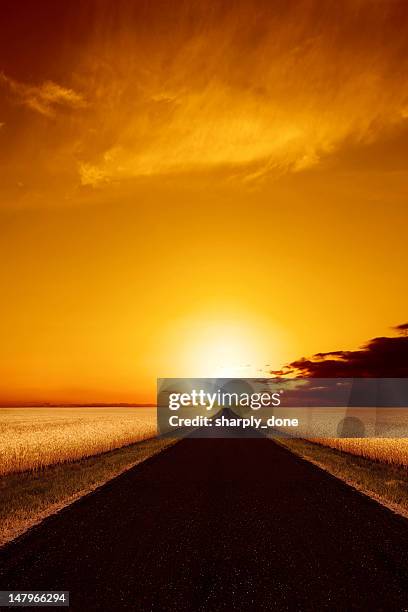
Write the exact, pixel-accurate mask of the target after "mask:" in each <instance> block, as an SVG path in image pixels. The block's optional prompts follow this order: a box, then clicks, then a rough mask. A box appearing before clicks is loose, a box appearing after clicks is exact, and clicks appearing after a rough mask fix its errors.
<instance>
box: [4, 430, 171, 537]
mask: <svg viewBox="0 0 408 612" xmlns="http://www.w3.org/2000/svg"><path fill="white" fill-rule="evenodd" d="M174 443H175V440H169V439H166V440H161V439H158V438H151V439H149V440H145V441H143V442H137V443H136V444H132V445H130V446H125V447H122V448H119V449H116V450H113V451H110V452H107V453H103V454H101V455H97V456H95V457H89V458H87V459H82V460H80V461H75V462H72V463H65V464H57V465H53V466H49V467H45V468H43V469H42V470H38V471H35V472H32V471H29V472H22V473H17V474H9V475H6V476H2V477H0V496H1V500H2V503H1V506H0V546H2V545H4V544H5V543H6V542H8V541H10V540H13V539H14V538H16V537H17V536H19V535H21V534H22V533H24V532H25V531H26V530H27V529H29V528H30V527H32V526H33V525H35V524H37V523H39V522H40V521H41V520H43V519H44V518H46V517H47V516H50V515H51V514H54V513H55V512H57V511H58V510H60V509H61V508H63V507H65V506H67V505H69V504H71V503H72V502H74V501H75V500H77V499H79V498H80V497H82V496H83V495H85V494H86V493H90V492H91V491H93V490H94V489H96V488H97V487H99V486H101V485H102V484H104V483H105V482H107V481H108V480H111V479H112V478H114V477H115V476H118V475H119V474H121V473H122V472H124V471H125V470H128V469H129V468H131V467H133V466H135V465H137V464H138V463H141V462H142V461H144V460H145V459H148V458H149V457H151V456H153V455H155V454H157V453H160V452H161V451H163V450H164V449H165V448H167V447H168V446H170V445H172V444H174Z"/></svg>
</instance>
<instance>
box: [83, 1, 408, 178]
mask: <svg viewBox="0 0 408 612" xmlns="http://www.w3.org/2000/svg"><path fill="white" fill-rule="evenodd" d="M190 4H191V3H188V2H187V3H185V5H184V4H183V6H181V5H178V6H177V10H176V11H175V12H174V14H169V16H168V19H169V20H170V22H171V23H172V20H173V21H174V28H172V27H169V28H168V31H169V34H168V35H167V33H166V32H165V33H164V34H163V36H162V37H161V38H160V40H159V39H158V38H156V37H153V38H152V39H151V40H149V37H146V36H145V34H144V32H143V30H142V32H141V33H140V36H139V35H138V32H137V31H133V30H132V31H131V30H130V27H129V26H127V25H126V24H133V25H132V27H133V28H135V30H137V29H138V27H139V26H138V24H140V23H146V24H149V27H151V31H154V30H155V23H156V20H157V13H156V12H155V11H153V10H152V11H151V12H150V11H149V10H147V12H146V14H143V19H142V18H141V16H140V15H138V17H139V18H138V19H136V18H135V15H134V14H133V13H132V14H129V13H131V12H132V11H133V10H134V9H133V8H131V7H130V8H126V6H127V5H121V9H120V11H119V20H121V22H122V23H123V28H120V29H118V30H117V31H115V30H112V37H111V39H110V42H109V43H108V45H107V43H106V40H105V39H103V40H102V39H98V38H96V39H94V40H93V41H92V43H91V48H90V50H89V55H88V56H87V58H86V59H84V65H83V66H82V67H81V69H82V70H84V72H86V74H90V75H93V76H92V78H91V79H90V82H91V83H92V84H93V85H92V87H94V88H95V83H97V91H98V94H97V96H98V99H97V101H96V105H95V108H96V114H95V120H96V121H97V124H98V125H99V126H100V129H101V131H102V135H101V136H100V139H99V141H98V143H99V146H98V147H94V148H93V147H92V146H89V147H88V151H89V156H88V157H87V158H86V159H83V160H81V163H80V174H81V180H82V182H83V183H85V184H93V185H97V184H98V182H99V183H102V182H103V183H106V182H107V181H109V180H115V179H121V178H130V177H137V176H146V175H155V174H162V173H175V172H185V171H191V170H193V171H200V170H202V169H205V170H208V169H212V168H220V167H226V168H230V169H233V173H234V176H237V175H240V176H241V177H243V178H245V179H246V180H259V179H260V178H262V177H264V176H266V175H270V174H273V173H282V172H300V171H304V170H307V169H309V168H312V167H313V166H316V165H317V164H319V163H321V161H322V160H324V159H325V158H327V156H329V155H331V154H332V153H333V152H335V151H336V150H338V148H339V147H341V146H342V144H343V143H345V142H353V143H368V142H372V141H373V140H375V139H377V138H379V137H381V134H383V133H384V131H386V130H387V129H390V128H391V127H393V126H395V125H397V124H399V123H401V122H403V121H404V120H405V118H406V116H407V111H406V109H407V99H408V81H407V79H406V78H403V77H402V76H401V75H402V74H404V71H405V70H406V69H407V68H408V60H407V55H406V54H405V51H404V49H406V51H407V53H408V48H406V47H407V46H408V45H407V44H406V42H404V41H406V40H407V39H408V32H407V30H406V28H404V27H403V26H402V27H400V25H398V27H397V28H395V24H396V23H397V19H398V14H399V13H398V11H400V10H401V8H400V6H401V5H400V4H398V3H396V4H394V3H391V4H390V3H382V2H379V3H373V2H371V1H370V0H360V1H359V2H357V3H356V2H354V3H353V2H351V1H350V2H349V1H346V2H344V3H341V6H340V5H339V6H338V7H336V4H335V3H334V4H330V9H329V7H328V10H327V11H324V12H322V11H321V4H320V3H316V2H314V1H313V0H304V1H299V2H297V3H293V4H291V3H289V5H290V4H291V7H292V8H289V5H288V7H285V5H284V3H283V4H282V6H281V7H280V8H279V7H278V5H279V2H277V3H276V5H275V3H272V4H273V6H272V4H271V5H270V6H268V3H263V2H261V1H257V2H254V3H245V2H239V1H238V2H237V3H234V5H233V7H234V8H233V10H232V8H231V9H228V8H226V7H227V5H224V4H223V3H221V5H222V7H221V8H219V9H218V8H217V9H214V10H212V11H209V12H208V11H207V12H205V11H200V6H201V4H200V3H197V7H196V8H195V9H194V10H193V9H192V6H188V5H190ZM357 5H358V8H357ZM183 7H184V8H183ZM201 8H202V7H201ZM315 9H317V10H315ZM192 10H193V13H194V15H195V19H194V21H191V19H190V18H189V15H191V11H192ZM169 12H170V13H171V11H170V9H169ZM106 19H107V20H109V17H106ZM400 23H401V19H399V21H398V24H400ZM146 27H147V26H146ZM391 31H392V32H393V36H390V32H391ZM110 32H111V30H110ZM170 32H171V35H170ZM175 37H176V39H177V46H175V43H174V38H175ZM100 48H103V50H104V55H103V61H102V60H101V61H100V60H98V59H95V58H99V57H101V53H99V51H98V50H99V49H100ZM107 57H108V58H109V59H108V61H107V60H106V58H107ZM90 95H91V93H90ZM103 134H105V138H103Z"/></svg>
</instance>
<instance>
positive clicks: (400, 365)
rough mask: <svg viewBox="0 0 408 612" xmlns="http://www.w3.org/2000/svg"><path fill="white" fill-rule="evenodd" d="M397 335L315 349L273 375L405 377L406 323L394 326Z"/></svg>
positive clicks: (407, 361)
mask: <svg viewBox="0 0 408 612" xmlns="http://www.w3.org/2000/svg"><path fill="white" fill-rule="evenodd" d="M394 329H395V330H396V331H397V332H398V333H399V334H400V335H399V336H398V337H391V338H390V337H379V338H373V339H372V340H370V341H369V342H368V343H367V344H366V345H365V346H363V347H362V348H361V349H359V350H356V351H341V350H340V351H331V352H329V353H316V354H315V355H313V357H311V358H304V357H303V358H302V359H298V360H296V361H293V362H292V363H290V364H288V365H287V366H286V367H285V368H283V369H282V370H279V371H272V372H271V374H273V375H274V376H284V375H288V374H290V375H297V376H300V377H312V378H405V377H408V323H403V324H401V325H398V326H396V327H395V328H394Z"/></svg>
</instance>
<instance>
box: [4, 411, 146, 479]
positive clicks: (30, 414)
mask: <svg viewBox="0 0 408 612" xmlns="http://www.w3.org/2000/svg"><path fill="white" fill-rule="evenodd" d="M0 435H1V438H0V475H5V474H10V473H12V472H24V471H34V470H38V469H41V468H43V467H45V466H48V465H53V464H57V463H65V462H70V461H75V460H78V459H82V458H84V457H90V456H93V455H98V454H100V453H104V452H107V451H111V450H113V449H116V448H120V447H122V446H126V445H128V444H132V443H134V442H138V441H141V440H146V439H148V438H151V437H153V436H155V435H156V410H155V408H122V407H121V408H119V407H118V408H115V407H113V408H112V407H108V408H63V407H62V408H2V409H0Z"/></svg>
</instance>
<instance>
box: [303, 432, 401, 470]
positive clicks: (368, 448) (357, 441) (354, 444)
mask: <svg viewBox="0 0 408 612" xmlns="http://www.w3.org/2000/svg"><path fill="white" fill-rule="evenodd" d="M309 440H310V441H311V442H316V443H317V444H321V445H323V446H329V447H330V448H334V449H337V450H340V451H343V452H346V453H351V454H352V455H357V456H360V457H365V458H366V459H371V460H373V461H380V462H382V463H387V464H389V465H396V466H402V467H408V439H407V438H309Z"/></svg>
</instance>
